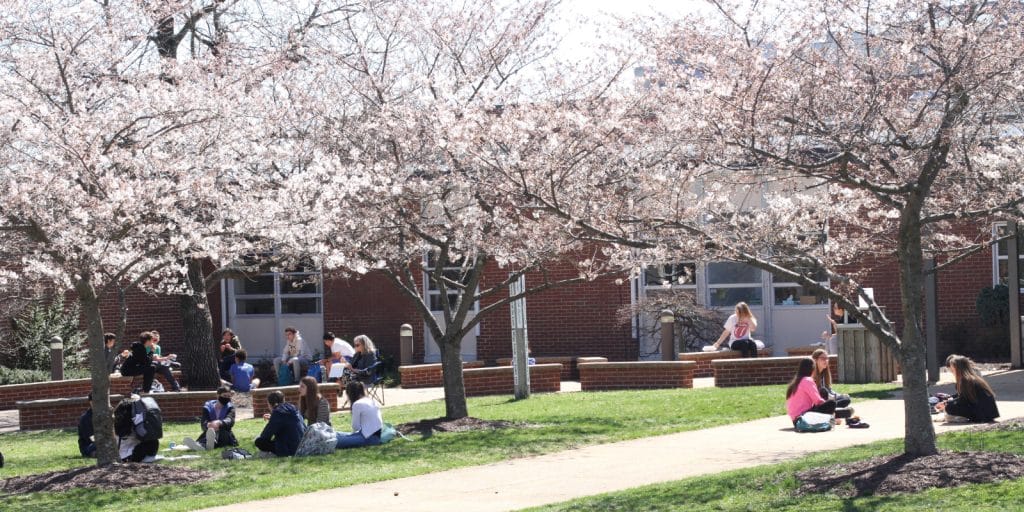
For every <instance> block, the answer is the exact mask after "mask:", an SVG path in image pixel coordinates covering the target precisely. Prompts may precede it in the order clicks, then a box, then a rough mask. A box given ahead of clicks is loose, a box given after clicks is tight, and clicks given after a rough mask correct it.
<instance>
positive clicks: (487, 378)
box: [462, 363, 562, 396]
mask: <svg viewBox="0 0 1024 512" xmlns="http://www.w3.org/2000/svg"><path fill="white" fill-rule="evenodd" d="M561 377H562V365H560V364H558V363H551V364H535V365H533V366H531V367H530V392H531V393H554V392H557V391H559V390H561V389H562V382H561V380H562V379H561ZM462 379H463V381H464V382H465V384H466V396H483V395H511V394H514V393H515V377H513V375H512V367H511V366H492V367H488V368H467V369H465V370H462Z"/></svg>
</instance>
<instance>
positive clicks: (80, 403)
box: [17, 395, 121, 440]
mask: <svg viewBox="0 0 1024 512" xmlns="http://www.w3.org/2000/svg"><path fill="white" fill-rule="evenodd" d="M120 401H121V395H110V407H111V408H113V407H114V406H115V405H117V404H118V402H120ZM17 408H18V429H20V430H43V429H51V428H67V427H75V426H77V425H78V418H79V417H81V416H82V413H84V412H85V410H86V409H88V408H89V399H88V397H84V396H83V397H76V398H48V399H44V400H24V401H19V402H18V403H17ZM68 439H69V440H70V438H68Z"/></svg>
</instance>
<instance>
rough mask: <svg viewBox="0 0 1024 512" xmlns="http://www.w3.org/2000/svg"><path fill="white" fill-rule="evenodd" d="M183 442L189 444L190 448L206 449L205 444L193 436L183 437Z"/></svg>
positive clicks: (200, 450) (199, 450) (198, 450)
mask: <svg viewBox="0 0 1024 512" xmlns="http://www.w3.org/2000/svg"><path fill="white" fill-rule="evenodd" d="M207 439H209V437H207ZM181 444H183V445H185V446H188V447H189V448H191V449H193V450H195V451H197V452H202V451H205V450H206V447H205V446H203V445H201V444H199V443H198V442H197V441H196V440H195V439H192V438H191V437H186V438H185V439H182V440H181Z"/></svg>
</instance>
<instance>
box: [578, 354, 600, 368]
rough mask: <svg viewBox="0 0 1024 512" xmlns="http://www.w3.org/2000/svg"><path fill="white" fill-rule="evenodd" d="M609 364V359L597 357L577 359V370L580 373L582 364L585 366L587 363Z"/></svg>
mask: <svg viewBox="0 0 1024 512" xmlns="http://www.w3.org/2000/svg"><path fill="white" fill-rule="evenodd" d="M607 362H608V358H607V357H597V356H590V357H577V358H576V368H577V371H578V370H579V366H580V365H581V364H585V363H607Z"/></svg>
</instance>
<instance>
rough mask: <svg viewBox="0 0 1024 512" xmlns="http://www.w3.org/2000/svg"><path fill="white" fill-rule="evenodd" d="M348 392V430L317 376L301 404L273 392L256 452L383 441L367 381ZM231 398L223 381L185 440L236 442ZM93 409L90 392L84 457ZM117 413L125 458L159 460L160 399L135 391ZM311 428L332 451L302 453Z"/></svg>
mask: <svg viewBox="0 0 1024 512" xmlns="http://www.w3.org/2000/svg"><path fill="white" fill-rule="evenodd" d="M345 393H346V395H347V396H348V400H349V401H350V402H351V404H352V429H351V431H349V432H334V431H333V430H332V429H331V428H330V425H331V416H330V414H331V408H330V404H329V402H328V400H327V399H326V398H324V397H323V395H321V394H320V392H319V386H318V384H317V382H316V379H313V378H312V377H308V376H307V377H303V378H302V380H301V381H300V382H299V404H298V407H296V406H295V405H293V404H290V403H288V402H286V401H285V399H284V393H282V392H280V391H273V392H271V393H270V394H269V395H268V396H267V405H269V406H270V409H271V412H270V413H268V414H264V415H263V419H264V420H265V421H266V422H267V424H266V426H264V428H263V431H262V432H261V433H260V435H259V436H258V437H256V439H255V440H254V444H255V446H256V448H257V449H258V450H259V454H258V456H260V457H291V456H293V455H312V454H317V453H328V452H330V451H333V450H335V449H338V450H340V449H345V448H357V447H361V446H373V445H378V444H381V443H382V433H383V431H384V428H385V423H384V420H383V418H382V416H381V412H380V407H379V406H378V404H377V402H376V401H375V400H373V399H372V398H370V397H368V396H367V395H366V387H365V385H364V384H363V383H362V382H360V381H357V380H354V381H351V382H349V383H348V384H347V385H346V386H345ZM232 398H233V392H232V390H231V387H229V386H221V387H220V388H219V389H218V390H217V398H216V399H215V400H210V401H207V402H206V403H205V404H203V407H202V411H201V419H200V422H199V425H200V428H201V430H202V432H201V433H200V435H199V438H198V439H192V438H190V437H186V438H184V440H183V441H182V443H183V444H184V445H185V446H187V447H188V448H190V449H192V450H197V451H205V450H214V449H217V448H233V447H237V446H238V439H237V438H236V437H235V435H234V433H233V429H234V426H235V411H236V409H235V405H234V403H233V401H232ZM92 414H93V413H92V395H91V394H90V395H89V409H88V410H86V411H85V412H84V413H83V414H82V416H81V417H80V418H79V421H78V449H79V452H80V453H81V454H82V456H83V457H95V456H96V444H95V441H94V431H93V424H92ZM113 414H114V431H115V434H116V436H117V440H118V450H119V452H120V455H119V458H120V459H121V461H122V462H152V461H154V460H156V455H157V452H158V450H159V445H160V439H161V438H162V437H163V419H162V416H161V415H160V409H159V406H158V405H157V403H156V401H155V400H154V399H153V398H152V397H143V398H139V397H137V396H135V397H132V398H129V399H125V400H123V401H122V402H121V403H120V404H118V405H117V407H115V408H114V413H113ZM312 430H316V432H315V433H316V434H320V435H321V436H322V435H323V434H324V433H327V434H329V435H330V436H331V438H330V442H329V446H328V448H329V450H322V449H320V450H318V449H316V448H313V449H309V450H306V451H305V452H303V450H302V448H301V445H303V443H304V442H305V441H306V440H307V439H306V438H308V437H310V436H309V434H314V432H312ZM311 443H319V444H320V445H321V446H322V445H323V443H322V442H321V441H317V440H311Z"/></svg>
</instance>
